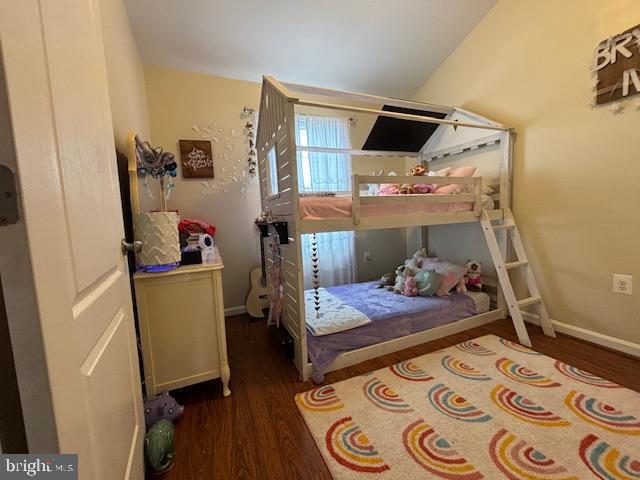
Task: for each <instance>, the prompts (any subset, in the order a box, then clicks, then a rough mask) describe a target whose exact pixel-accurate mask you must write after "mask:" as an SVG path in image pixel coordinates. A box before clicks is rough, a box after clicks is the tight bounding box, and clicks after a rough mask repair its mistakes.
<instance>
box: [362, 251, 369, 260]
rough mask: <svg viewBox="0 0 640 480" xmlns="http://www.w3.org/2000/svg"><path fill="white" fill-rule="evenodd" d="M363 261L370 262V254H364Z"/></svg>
mask: <svg viewBox="0 0 640 480" xmlns="http://www.w3.org/2000/svg"><path fill="white" fill-rule="evenodd" d="M363 257H364V261H365V262H370V261H371V252H364V255H363Z"/></svg>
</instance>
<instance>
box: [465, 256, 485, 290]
mask: <svg viewBox="0 0 640 480" xmlns="http://www.w3.org/2000/svg"><path fill="white" fill-rule="evenodd" d="M465 266H466V267H467V274H466V275H465V276H464V284H465V286H466V287H467V290H471V291H476V292H479V291H480V290H482V263H480V262H479V261H478V260H467V261H466V263H465Z"/></svg>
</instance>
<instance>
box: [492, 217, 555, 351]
mask: <svg viewBox="0 0 640 480" xmlns="http://www.w3.org/2000/svg"><path fill="white" fill-rule="evenodd" d="M480 223H481V224H482V231H483V232H484V236H485V239H486V240H487V245H488V247H489V252H490V253H491V258H492V259H493V263H494V265H495V267H496V272H497V273H498V279H499V281H500V286H501V287H502V292H503V293H504V297H505V300H506V302H507V306H508V308H509V314H510V315H511V319H512V321H513V325H514V327H515V329H516V333H517V334H518V339H519V341H520V343H521V344H523V345H526V346H527V347H530V346H531V340H530V339H529V334H528V333H527V329H526V327H525V324H524V320H523V318H522V309H523V308H524V307H527V306H530V305H536V307H537V310H538V314H537V316H538V318H539V320H540V325H541V326H542V331H543V332H544V334H545V335H548V336H550V337H555V336H556V334H555V331H554V329H553V325H552V324H551V320H550V319H549V313H548V312H547V308H546V306H545V304H544V301H543V300H542V297H541V295H540V290H539V289H538V284H537V283H536V279H535V277H534V275H533V271H532V270H531V267H530V266H529V260H528V259H527V254H526V252H525V250H524V246H523V244H522V239H521V237H520V232H519V231H518V226H517V225H516V222H515V219H514V218H513V214H512V213H511V209H509V208H505V209H504V222H503V223H501V224H499V225H494V224H492V223H491V219H490V218H489V215H488V214H487V212H486V210H483V211H482V216H481V218H480ZM501 230H504V231H506V235H507V237H508V238H510V239H511V244H512V246H513V250H514V252H515V256H516V259H515V260H514V261H509V262H506V261H505V259H504V257H503V256H502V252H501V251H500V247H499V245H498V239H497V238H496V231H501ZM519 268H522V269H524V270H525V272H524V273H525V275H524V278H525V281H526V284H527V289H528V291H529V297H526V298H522V299H517V298H516V295H515V292H514V290H513V285H512V284H511V279H510V277H509V270H512V269H519Z"/></svg>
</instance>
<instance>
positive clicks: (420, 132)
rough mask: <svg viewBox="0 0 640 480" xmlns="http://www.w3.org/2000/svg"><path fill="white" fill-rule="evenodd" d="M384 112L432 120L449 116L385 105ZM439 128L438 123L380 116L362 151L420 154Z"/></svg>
mask: <svg viewBox="0 0 640 480" xmlns="http://www.w3.org/2000/svg"><path fill="white" fill-rule="evenodd" d="M382 110H384V111H386V112H398V113H409V114H411V115H420V116H422V117H432V118H445V117H446V116H447V114H446V113H441V112H430V111H425V110H414V109H411V108H403V107H394V106H392V105H385V106H383V107H382ZM438 127H439V125H438V124H437V123H425V122H417V121H414V120H404V119H401V118H391V117H381V116H379V117H378V118H377V119H376V122H375V123H374V125H373V127H372V128H371V132H369V136H368V137H367V140H366V141H365V142H364V145H363V146H362V149H363V150H388V151H399V152H419V151H420V149H421V148H422V147H423V146H424V145H425V143H427V140H429V138H430V137H431V135H433V133H434V132H435V131H436V129H437V128H438Z"/></svg>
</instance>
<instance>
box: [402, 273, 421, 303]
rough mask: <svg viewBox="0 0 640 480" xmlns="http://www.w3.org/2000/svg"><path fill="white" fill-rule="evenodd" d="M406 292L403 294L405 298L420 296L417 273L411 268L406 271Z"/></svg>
mask: <svg viewBox="0 0 640 480" xmlns="http://www.w3.org/2000/svg"><path fill="white" fill-rule="evenodd" d="M404 275H405V278H404V290H403V291H402V294H403V295H404V296H405V297H415V296H416V295H418V284H417V282H416V271H415V270H411V269H410V268H405V269H404Z"/></svg>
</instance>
